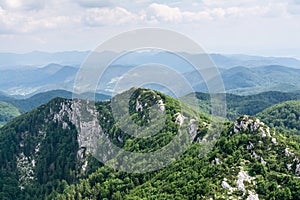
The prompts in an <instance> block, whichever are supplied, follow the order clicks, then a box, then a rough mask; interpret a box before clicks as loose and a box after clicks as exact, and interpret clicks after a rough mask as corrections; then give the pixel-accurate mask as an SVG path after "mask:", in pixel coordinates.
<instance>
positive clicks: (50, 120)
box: [0, 90, 207, 199]
mask: <svg viewBox="0 0 300 200" xmlns="http://www.w3.org/2000/svg"><path fill="white" fill-rule="evenodd" d="M137 100H138V101H139V102H140V103H142V104H143V105H144V106H143V110H141V111H140V112H139V110H136V101H137ZM159 102H163V104H161V103H159ZM76 105H78V104H76V103H74V102H72V101H71V100H67V99H62V98H56V99H53V100H52V101H50V102H49V103H47V104H44V105H42V106H40V107H38V108H35V109H34V110H32V111H30V112H28V113H25V114H23V115H21V116H20V117H17V118H15V119H14V120H12V121H11V122H9V123H8V124H6V125H5V126H4V127H3V128H2V129H0V151H1V157H0V165H1V166H0V169H1V170H0V174H1V177H2V179H1V182H0V195H1V196H0V198H1V199H42V198H45V196H46V195H49V194H50V193H51V192H53V191H57V192H62V189H63V188H64V187H65V186H66V185H68V184H72V183H75V182H77V181H79V179H80V178H83V177H85V176H86V175H88V174H90V173H91V172H92V171H95V170H96V169H97V168H98V167H101V164H100V163H99V162H98V161H97V160H96V159H94V158H93V157H91V155H90V152H91V151H92V150H91V149H88V148H87V145H88V144H87V141H89V139H88V138H93V137H97V135H96V136H94V135H91V134H93V132H92V133H90V132H89V130H90V128H92V126H93V125H92V124H89V123H87V124H85V125H83V126H87V128H86V129H84V130H86V131H84V132H78V130H79V128H80V127H78V123H83V122H79V121H77V120H78V119H76V118H74V117H72V116H73V115H74V114H76V113H74V112H77V111H76V109H75V110H73V109H74V106H76ZM155 105H156V106H157V109H159V110H160V109H164V112H166V116H167V118H166V120H167V121H166V124H165V125H164V127H163V129H162V130H161V131H160V132H159V133H158V134H156V135H155V136H154V137H152V138H151V140H147V139H139V138H132V136H130V135H128V134H126V133H125V132H123V131H122V130H121V129H120V128H119V127H118V126H117V125H116V124H115V123H114V120H113V119H112V114H111V111H110V110H111V108H110V102H100V103H97V105H96V106H97V110H98V112H99V113H101V115H99V116H98V120H99V123H100V124H101V126H102V128H103V132H98V134H102V133H104V134H106V135H107V136H108V137H109V138H110V139H111V140H112V141H113V142H114V143H115V144H116V145H117V146H120V147H123V148H124V149H127V150H130V151H137V152H139V151H144V152H145V151H151V150H154V149H158V148H160V147H161V146H164V145H165V144H168V143H169V141H170V140H171V139H172V138H173V137H174V135H175V134H176V130H177V129H178V122H176V121H177V117H178V116H177V115H178V114H177V113H178V112H179V110H180V107H179V102H178V101H177V100H175V99H172V98H170V97H168V96H166V95H163V94H161V93H156V92H153V91H148V90H137V91H136V92H135V93H134V95H133V99H132V101H131V107H130V111H131V117H132V119H133V120H135V121H136V123H137V124H140V125H142V124H144V125H145V124H147V123H148V117H147V116H149V114H150V113H149V111H148V108H150V106H155ZM162 106H163V108H162ZM87 111H88V112H90V110H87ZM191 112H193V111H191ZM77 114H79V113H77ZM184 114H185V116H186V117H188V116H189V111H188V109H187V110H186V112H185V113H184ZM142 116H145V117H142ZM199 116H200V115H199ZM201 117H202V118H203V119H205V120H206V121H207V118H205V116H204V115H201ZM89 127H90V128H89ZM193 134H195V133H193ZM7 183H9V184H7ZM52 195H53V194H52Z"/></svg>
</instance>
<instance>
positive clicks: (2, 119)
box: [0, 101, 20, 127]
mask: <svg viewBox="0 0 300 200" xmlns="http://www.w3.org/2000/svg"><path fill="white" fill-rule="evenodd" d="M19 115H20V112H19V110H18V108H16V107H15V106H13V105H11V104H9V103H6V102H1V101H0V127H1V126H3V125H4V124H5V123H6V122H8V121H9V120H11V119H13V118H15V117H17V116H19Z"/></svg>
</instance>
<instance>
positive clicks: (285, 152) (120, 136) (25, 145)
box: [0, 89, 300, 200]
mask: <svg viewBox="0 0 300 200" xmlns="http://www.w3.org/2000/svg"><path fill="white" fill-rule="evenodd" d="M120 95H124V96H126V95H127V96H129V97H130V100H129V102H126V101H124V102H121V105H123V104H124V107H122V106H121V108H120V109H121V111H123V109H124V110H126V108H125V107H126V106H125V105H126V104H125V103H128V105H129V117H130V118H131V120H132V121H133V122H134V123H135V124H137V125H139V126H147V125H148V124H149V123H150V121H151V120H150V119H151V116H152V114H151V108H156V109H157V110H158V111H159V112H160V111H163V112H164V113H165V117H166V119H165V123H164V126H163V127H162V129H160V130H159V131H158V133H157V134H155V135H154V136H153V137H150V138H138V137H133V136H132V135H130V134H128V133H127V132H125V131H124V130H123V129H122V128H121V127H122V121H124V120H126V119H125V117H128V116H126V115H124V116H122V115H120V119H119V121H118V122H116V121H115V118H114V117H115V116H113V113H112V109H113V108H112V102H113V101H114V99H112V101H106V102H97V103H96V108H97V112H98V115H97V121H98V122H99V124H100V125H101V127H102V133H103V134H105V135H106V136H108V137H109V139H110V140H111V141H112V143H113V144H115V145H116V146H118V147H120V148H122V149H125V150H128V151H130V152H139V153H146V152H153V151H155V150H157V149H161V148H162V147H164V146H166V145H168V144H169V143H170V142H171V141H172V139H174V138H175V137H176V136H177V135H178V134H179V133H181V132H180V130H191V127H190V124H191V123H190V122H191V120H192V119H195V120H196V122H197V124H196V131H195V132H188V131H187V133H188V134H187V135H186V136H187V137H190V135H191V134H192V133H195V135H193V137H192V138H193V140H192V141H191V143H190V145H189V146H188V149H187V150H186V151H185V152H184V153H183V154H182V155H181V156H180V157H179V158H178V159H177V160H176V161H174V162H173V163H172V164H171V165H169V166H168V167H165V168H162V169H159V170H155V171H150V172H147V173H127V172H124V171H122V170H118V169H116V168H111V167H109V166H104V165H103V164H102V163H101V162H99V161H98V160H97V159H95V158H94V157H93V155H92V154H91V153H90V152H91V151H89V149H88V148H86V147H84V146H83V143H82V138H84V136H86V135H83V134H82V133H80V132H79V131H78V127H77V126H78V123H77V121H76V119H74V118H73V117H72V116H73V115H72V114H73V113H74V112H76V109H74V102H73V101H72V100H68V99H63V98H55V99H53V100H51V101H50V102H49V103H46V104H44V105H42V106H39V107H37V108H35V109H33V110H32V111H30V112H28V113H25V114H23V115H21V116H19V117H17V118H15V119H13V120H11V121H10V122H8V123H7V124H6V125H5V126H4V127H2V128H1V129H0V155H1V156H0V177H1V180H0V199H62V200H63V199H209V198H212V199H229V198H232V199H237V198H241V199H247V198H249V199H258V198H259V199H300V179H299V174H300V146H299V141H300V138H299V136H298V135H299V134H298V132H299V126H297V124H296V123H294V122H295V120H297V119H299V115H298V112H299V105H300V102H299V101H288V102H284V101H286V100H290V99H297V98H298V96H297V95H295V94H294V95H292V94H290V95H291V96H288V95H287V96H285V95H283V94H282V93H277V95H278V96H276V95H275V93H263V94H260V95H257V96H255V97H248V98H246V97H240V99H239V101H237V100H232V101H231V102H230V101H229V103H228V109H229V110H230V109H233V107H235V106H234V104H235V105H239V106H238V108H239V109H237V110H235V111H232V112H229V114H231V115H230V116H231V117H230V120H224V121H223V122H222V123H223V124H222V132H221V134H220V136H218V137H216V138H214V140H215V143H214V146H213V147H212V148H210V147H209V146H206V145H207V144H210V143H207V140H209V138H208V133H209V131H210V130H212V129H213V128H214V127H213V125H214V122H216V121H218V120H219V119H214V118H212V117H211V116H209V107H205V108H204V107H203V106H200V109H196V108H194V107H193V105H192V106H189V105H186V104H183V103H182V102H180V101H179V100H177V99H174V98H172V97H170V96H167V95H164V94H162V93H160V92H156V91H152V90H147V89H135V90H134V91H128V92H125V93H123V94H120ZM197 97H198V99H199V100H200V102H201V101H202V103H203V104H202V105H204V101H206V102H209V98H208V97H207V95H205V94H201V93H199V94H197ZM233 97H235V98H237V97H236V96H235V95H234V96H231V95H227V99H228V100H229V99H230V98H233ZM121 99H122V96H121ZM255 102H256V103H257V104H258V105H257V106H256V107H255V108H257V109H251V108H252V107H253V105H256V104H255ZM280 102H284V103H281V104H278V105H275V106H273V107H270V108H268V107H269V105H270V106H272V105H274V104H276V103H280ZM200 105H201V104H200ZM247 106H248V107H247ZM264 109H265V110H264ZM263 110H264V111H263ZM252 111H253V113H251V114H252V115H255V114H257V113H258V112H260V113H259V114H257V117H258V118H255V117H249V116H248V115H244V114H249V112H252ZM283 111H284V112H283ZM120 113H121V114H122V112H120ZM276 113H277V114H276ZM285 113H286V114H287V113H292V114H294V115H295V116H290V117H289V116H288V117H289V118H288V119H290V120H291V121H288V122H285V121H284V120H285V119H286V116H285ZM268 114H269V115H270V116H268ZM235 115H241V116H240V117H237V118H235V119H231V118H233V117H234V116H235ZM179 116H181V117H179ZM264 116H266V117H264ZM271 116H274V118H271ZM259 119H261V121H262V122H261V121H260V120H259ZM268 119H270V120H268ZM276 120H278V123H277V121H276ZM263 122H265V123H263ZM272 122H273V124H272ZM281 122H282V123H281ZM289 122H290V123H289ZM127 130H128V131H130V130H131V129H130V127H128V129H127ZM147 133H148V132H147V131H146V132H143V134H147ZM88 136H90V135H88ZM181 148H184V147H181ZM206 150H208V153H207V154H203V152H206ZM178 151H180V149H178ZM118 156H121V155H117V157H116V158H114V159H118V158H119V157H118ZM128 159H129V161H130V159H133V160H134V158H128ZM166 159H167V158H166ZM158 164H159V163H158ZM134 165H143V161H141V162H137V163H133V166H134ZM120 167H122V166H120ZM120 169H121V168H120Z"/></svg>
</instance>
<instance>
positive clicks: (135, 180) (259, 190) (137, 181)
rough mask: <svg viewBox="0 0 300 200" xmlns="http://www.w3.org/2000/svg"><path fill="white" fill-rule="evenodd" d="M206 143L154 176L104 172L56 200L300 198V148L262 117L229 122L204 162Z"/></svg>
mask: <svg viewBox="0 0 300 200" xmlns="http://www.w3.org/2000/svg"><path fill="white" fill-rule="evenodd" d="M298 140H299V138H298ZM201 145H202V143H201V142H200V143H194V144H193V145H192V146H191V148H190V149H189V150H188V152H187V153H186V154H184V155H183V156H182V157H181V158H180V159H179V160H177V161H176V162H175V163H173V164H172V165H171V166H169V167H168V168H164V169H162V170H160V171H157V172H154V173H148V174H133V175H132V174H124V173H121V172H114V171H112V170H109V169H108V168H100V169H99V170H97V171H96V172H95V173H93V174H91V175H90V176H89V177H88V178H87V179H84V180H81V181H80V183H78V184H76V185H71V186H68V187H67V188H66V189H65V190H64V191H63V193H62V194H58V195H56V198H57V199H66V198H75V199H77V198H86V197H88V198H89V199H102V198H105V197H109V198H110V199H253V200H256V199H300V193H299V192H300V180H299V177H300V176H299V175H300V159H299V158H300V147H299V144H298V143H297V142H295V141H294V139H292V138H288V137H286V136H283V135H280V134H278V133H275V132H274V131H273V130H271V129H270V128H269V127H268V126H266V125H264V123H262V122H260V121H259V120H258V119H256V118H252V117H248V116H242V117H240V118H239V119H237V121H236V122H234V123H227V124H226V125H225V127H224V130H223V133H222V135H221V137H220V138H219V140H218V142H217V144H216V146H215V147H214V149H213V150H212V151H211V152H210V153H209V154H207V156H205V157H204V158H201V157H199V154H200V153H201V152H200V151H199V150H200V146H201ZM108 193H110V195H111V196H106V195H107V194H108Z"/></svg>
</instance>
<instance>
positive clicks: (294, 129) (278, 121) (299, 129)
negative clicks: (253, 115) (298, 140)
mask: <svg viewBox="0 0 300 200" xmlns="http://www.w3.org/2000/svg"><path fill="white" fill-rule="evenodd" d="M257 116H258V117H259V118H261V119H262V120H263V121H264V122H266V123H267V124H268V125H269V126H270V127H272V128H275V129H276V130H277V131H278V132H281V133H286V134H297V135H300V124H299V120H300V101H286V102H283V103H280V104H277V105H274V106H272V107H270V108H267V109H265V110H264V111H262V112H260V113H258V114H257Z"/></svg>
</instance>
